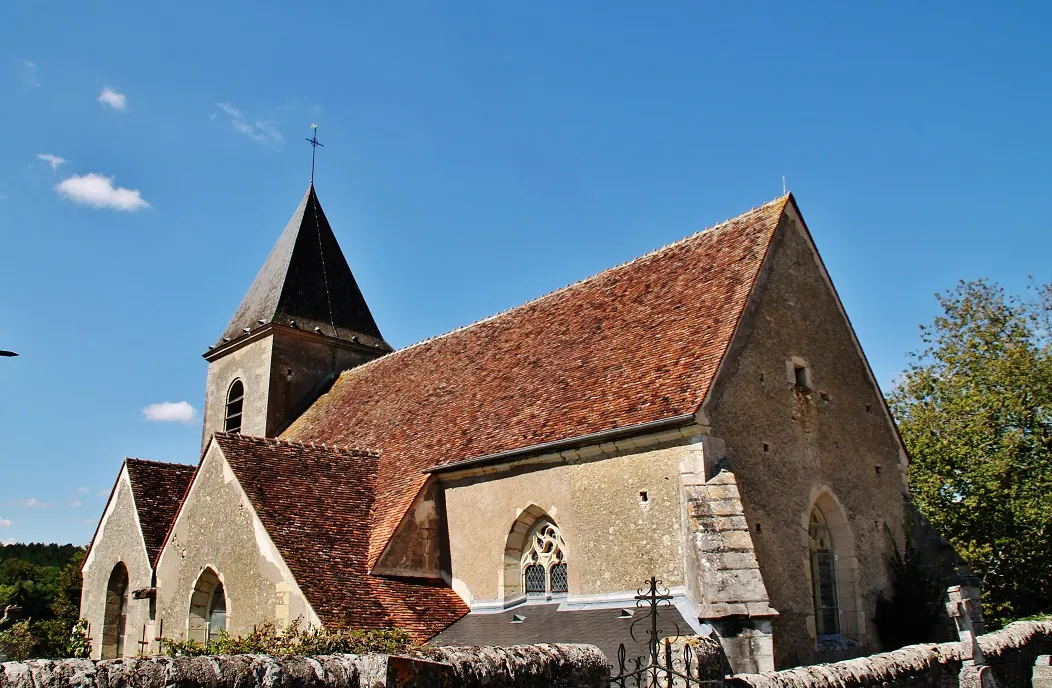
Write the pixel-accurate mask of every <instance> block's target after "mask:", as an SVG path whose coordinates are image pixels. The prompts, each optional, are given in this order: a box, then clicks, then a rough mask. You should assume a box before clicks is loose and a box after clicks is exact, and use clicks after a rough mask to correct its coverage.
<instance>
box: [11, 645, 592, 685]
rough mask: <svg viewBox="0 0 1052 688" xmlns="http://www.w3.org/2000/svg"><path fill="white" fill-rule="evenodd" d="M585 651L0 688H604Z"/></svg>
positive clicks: (63, 668) (48, 672)
mask: <svg viewBox="0 0 1052 688" xmlns="http://www.w3.org/2000/svg"><path fill="white" fill-rule="evenodd" d="M608 680H609V673H608V667H607V663H606V657H604V656H603V653H602V652H600V651H599V650H598V649H597V648H595V647H592V646H591V645H522V646H514V647H488V648H487V647H481V648H479V647H470V648H438V649H434V650H426V651H422V652H417V653H414V654H413V655H412V656H389V655H329V656H322V657H270V656H266V655H234V656H229V657H175V658H171V657H144V658H138V659H124V660H105V661H92V660H87V659H63V660H32V661H29V662H23V663H19V662H8V663H6V664H0V688H170V687H172V686H178V687H179V688H384V687H385V686H391V687H392V688H394V687H395V686H398V687H402V686H415V687H416V688H431V687H435V688H439V687H442V688H449V687H452V686H457V688H475V687H481V686H486V688H533V687H534V686H537V687H540V686H551V687H552V688H571V687H572V688H606V686H607V681H608Z"/></svg>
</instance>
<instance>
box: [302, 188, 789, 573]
mask: <svg viewBox="0 0 1052 688" xmlns="http://www.w3.org/2000/svg"><path fill="white" fill-rule="evenodd" d="M792 202H793V201H792V198H791V196H784V197H782V198H779V199H776V200H774V201H772V202H770V203H767V204H765V205H763V206H761V207H759V208H756V209H754V210H751V211H749V212H747V213H745V214H743V215H740V216H739V217H736V218H734V219H732V220H728V221H726V222H724V223H722V224H719V225H717V226H715V227H712V228H711V229H708V230H706V231H703V232H700V233H698V234H695V235H693V236H691V237H689V238H687V239H684V240H682V241H679V242H676V243H674V244H671V245H669V246H666V247H664V248H662V249H660V250H658V251H655V252H653V253H650V254H648V255H646V256H643V257H641V258H638V259H636V260H634V261H631V262H629V263H626V264H624V265H621V266H619V267H616V268H613V269H611V270H607V271H606V272H603V273H600V274H599V275H596V276H594V277H591V278H589V279H586V280H583V281H581V282H578V283H576V284H573V285H571V286H569V287H566V288H564V289H561V290H559V291H556V292H553V293H551V294H548V295H547V296H543V297H541V298H539V299H537V300H535V301H532V302H530V303H527V304H525V305H523V306H519V307H517V308H514V309H512V310H510V311H506V312H504V313H502V314H500V315H496V316H493V317H491V318H488V319H486V320H482V321H480V322H477V323H475V324H473V325H470V326H468V327H465V328H462V329H459V330H455V331H453V332H450V333H448V334H445V335H442V336H439V337H436V338H434V339H430V340H426V341H424V342H421V343H419V344H415V345H413V346H410V347H407V348H405V349H401V350H399V351H396V352H394V353H391V354H387V355H386V356H383V357H381V358H379V359H376V360H373V361H371V362H369V363H366V364H364V365H362V366H359V367H357V368H354V369H352V370H348V371H345V372H343V373H342V374H341V375H340V378H339V379H338V380H337V381H336V382H335V383H334V384H333V386H332V388H331V389H330V390H329V391H328V392H327V393H325V394H323V395H322V396H321V397H319V398H318V400H317V401H316V402H315V403H314V404H313V406H311V408H310V409H308V410H307V411H306V412H305V413H304V414H303V415H302V416H300V417H299V418H298V419H297V420H296V421H294V422H293V424H292V425H291V426H290V427H289V429H288V430H286V432H285V433H284V436H286V437H290V438H292V439H296V440H319V441H326V442H330V443H335V444H356V445H360V446H368V447H374V448H377V449H381V450H382V455H381V456H380V457H379V458H378V459H377V462H378V469H377V473H376V481H377V482H376V487H375V495H376V497H375V500H376V501H375V505H374V509H373V527H372V528H371V531H372V537H371V541H370V543H369V562H370V564H372V563H374V562H375V561H376V560H377V559H378V557H379V556H380V554H381V553H382V551H383V548H384V547H385V545H386V544H387V542H388V540H389V539H390V537H391V535H392V534H393V533H394V531H395V529H396V528H397V527H398V524H399V522H400V520H401V518H402V516H403V514H405V512H406V511H407V510H408V509H409V507H410V505H411V504H412V501H413V498H414V496H415V495H416V494H417V493H418V491H419V490H420V489H421V488H422V487H423V485H424V482H425V480H426V476H425V475H424V474H423V473H422V471H424V470H427V469H429V468H434V467H436V466H441V465H445V464H449V463H453V462H456V461H463V460H468V459H472V458H477V457H482V456H487V455H489V454H493V453H497V452H501V451H509V450H513V449H519V448H523V447H530V446H534V445H538V444H542V443H545V442H552V441H557V440H562V439H568V438H573V437H579V436H582V435H588V434H591V433H596V432H602V431H605V430H611V429H615V428H624V427H626V426H632V425H636V424H641V423H647V422H654V421H658V420H662V419H668V418H671V417H673V416H681V415H684V414H691V413H695V412H696V411H697V409H698V408H699V406H700V405H701V403H702V402H703V401H704V399H705V396H706V394H707V393H708V390H709V386H710V384H711V383H712V381H713V378H714V377H715V375H716V371H717V369H718V367H719V365H720V362H721V361H722V360H723V356H724V353H725V352H726V350H727V347H728V346H729V344H730V341H731V338H732V336H733V334H734V331H735V329H736V328H737V324H738V321H739V318H740V317H741V314H742V312H743V310H744V308H745V305H746V303H747V301H748V298H749V294H750V292H751V291H752V287H753V284H754V283H755V280H756V277H757V275H758V273H759V270H760V267H761V265H762V264H763V261H764V259H765V257H766V254H767V251H768V248H769V246H770V244H771V240H772V238H773V236H774V233H775V229H776V228H777V226H778V224H779V222H780V220H781V218H782V215H783V212H784V210H785V207H786V205H787V204H788V203H792Z"/></svg>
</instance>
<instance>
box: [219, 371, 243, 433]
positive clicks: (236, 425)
mask: <svg viewBox="0 0 1052 688" xmlns="http://www.w3.org/2000/svg"><path fill="white" fill-rule="evenodd" d="M244 408H245V385H244V384H243V383H242V382H241V380H234V382H233V383H232V384H231V385H230V389H229V390H228V391H227V393H226V416H225V420H224V423H223V430H225V431H226V432H232V433H240V432H241V412H242V411H243V410H244Z"/></svg>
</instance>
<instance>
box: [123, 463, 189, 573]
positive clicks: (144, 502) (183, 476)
mask: <svg viewBox="0 0 1052 688" xmlns="http://www.w3.org/2000/svg"><path fill="white" fill-rule="evenodd" d="M124 462H125V464H126V465H127V466H128V478H129V479H130V480H131V487H132V496H133V497H134V498H135V510H136V511H137V512H138V514H139V525H140V526H141V527H142V536H143V541H144V542H145V544H146V554H147V555H148V556H149V558H150V565H151V566H156V565H157V557H158V556H160V554H161V548H162V547H163V546H164V538H165V536H166V535H167V534H168V529H169V528H171V526H172V523H173V522H174V521H175V517H176V516H177V515H178V514H179V506H180V504H181V503H182V501H183V496H184V495H185V494H186V491H187V490H188V489H190V483H191V481H193V478H194V473H195V472H196V471H197V467H196V466H186V465H183V464H179V463H163V462H161V461H147V460H146V459H125V460H124Z"/></svg>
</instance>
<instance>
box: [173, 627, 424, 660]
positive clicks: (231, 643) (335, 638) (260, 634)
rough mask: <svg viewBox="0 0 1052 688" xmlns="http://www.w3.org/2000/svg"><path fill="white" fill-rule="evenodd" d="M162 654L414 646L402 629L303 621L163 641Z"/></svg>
mask: <svg viewBox="0 0 1052 688" xmlns="http://www.w3.org/2000/svg"><path fill="white" fill-rule="evenodd" d="M160 645H161V654H165V655H168V656H170V657H181V656H182V657H195V656H199V655H242V654H266V655H305V656H315V655H331V654H343V653H346V654H366V653H370V652H376V653H383V654H400V653H405V652H407V651H409V650H411V649H412V648H413V647H414V646H415V645H414V643H413V641H412V639H410V637H409V634H408V633H406V632H405V631H402V630H399V629H395V628H392V629H383V630H361V629H343V628H336V629H327V628H312V627H309V626H306V627H303V626H301V625H300V620H299V619H297V620H296V621H294V622H292V624H291V625H289V627H288V628H286V629H285V630H284V631H283V632H280V633H279V632H278V629H277V627H276V626H274V624H272V623H269V622H267V623H264V624H261V625H259V626H256V627H255V628H253V629H252V632H251V633H250V634H248V635H246V636H233V635H230V634H229V633H228V632H227V631H226V630H222V631H220V632H219V635H218V636H217V637H216V638H215V639H214V640H209V641H208V642H206V643H199V642H196V641H194V640H171V639H169V638H161V640H160Z"/></svg>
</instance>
